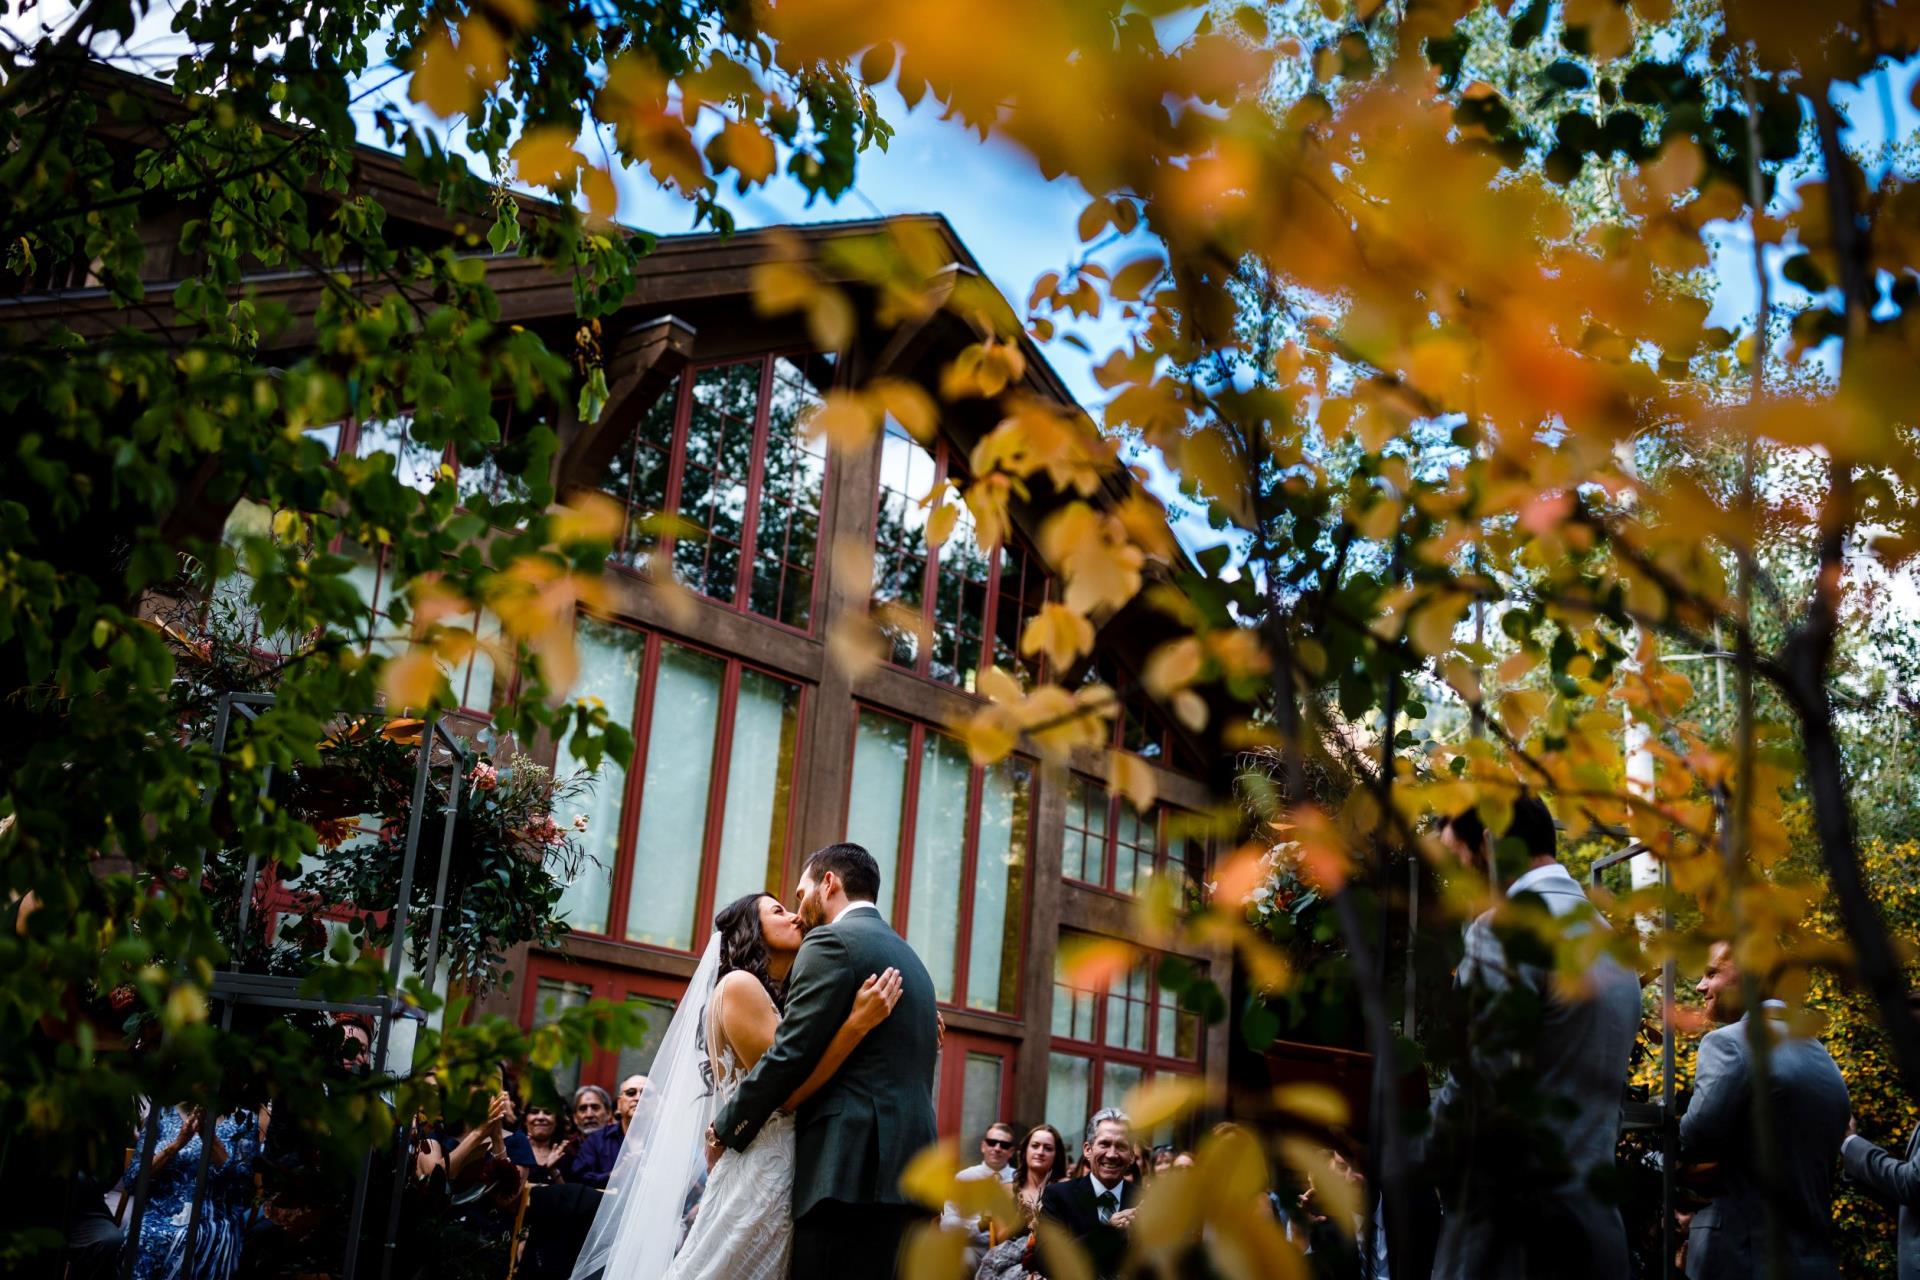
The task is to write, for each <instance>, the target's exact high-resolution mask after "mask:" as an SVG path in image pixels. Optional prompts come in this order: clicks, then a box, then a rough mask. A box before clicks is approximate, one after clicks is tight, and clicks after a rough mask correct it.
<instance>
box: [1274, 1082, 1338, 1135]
mask: <svg viewBox="0 0 1920 1280" xmlns="http://www.w3.org/2000/svg"><path fill="white" fill-rule="evenodd" d="M1273 1104H1274V1106H1276V1107H1278V1108H1279V1109H1280V1110H1282V1111H1284V1112H1286V1113H1287V1114H1289V1115H1295V1116H1299V1117H1300V1118H1301V1119H1303V1120H1305V1121H1307V1122H1308V1123H1309V1124H1315V1125H1319V1126H1320V1127H1321V1128H1323V1129H1339V1128H1344V1127H1345V1126H1346V1124H1347V1123H1348V1122H1349V1121H1350V1120H1351V1119H1352V1117H1351V1115H1349V1114H1348V1107H1347V1099H1346V1095H1345V1094H1343V1093H1341V1092H1340V1091H1339V1090H1338V1089H1335V1088H1334V1087H1333V1086H1331V1085H1326V1084H1320V1083H1318V1082H1316V1081H1311V1080H1300V1081H1295V1082H1294V1083H1291V1084H1283V1085H1280V1086H1278V1087H1277V1088H1275V1089H1274V1091H1273Z"/></svg>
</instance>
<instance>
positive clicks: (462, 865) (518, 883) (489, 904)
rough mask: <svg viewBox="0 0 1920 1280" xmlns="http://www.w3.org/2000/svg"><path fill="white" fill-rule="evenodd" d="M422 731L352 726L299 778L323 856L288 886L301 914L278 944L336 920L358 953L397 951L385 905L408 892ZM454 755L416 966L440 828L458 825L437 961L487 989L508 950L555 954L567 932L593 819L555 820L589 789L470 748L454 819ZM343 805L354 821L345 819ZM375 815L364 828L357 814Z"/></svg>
mask: <svg viewBox="0 0 1920 1280" xmlns="http://www.w3.org/2000/svg"><path fill="white" fill-rule="evenodd" d="M420 732H421V726H420V725H419V723H418V722H417V721H413V722H409V721H397V722H392V723H390V724H389V725H387V726H385V727H380V728H373V727H366V726H361V727H356V728H355V729H354V730H352V731H349V732H347V733H344V734H342V735H338V736H337V737H336V738H335V739H333V740H330V742H329V744H327V746H326V748H325V749H324V750H323V751H322V753H321V764H320V765H319V766H318V767H317V768H311V769H308V770H302V771H301V776H298V777H296V782H295V786H294V787H293V789H292V795H291V796H290V797H289V800H288V804H289V807H290V808H291V809H292V810H293V812H294V813H295V814H296V815H297V816H299V817H301V818H302V819H303V820H304V821H306V822H307V823H308V825H310V826H311V827H312V828H313V829H314V833H315V842H316V846H317V848H316V853H315V855H314V856H313V858H312V859H311V860H310V861H303V863H302V866H301V868H300V870H299V873H298V875H296V876H293V877H291V878H289V879H288V880H287V881H286V882H285V888H286V889H287V890H289V891H291V893H292V895H293V899H294V901H295V902H296V903H298V905H299V906H301V907H302V908H303V909H304V910H303V912H302V915H301V917H300V918H299V919H298V920H296V921H294V922H292V923H291V924H289V925H288V926H287V928H286V929H284V930H283V939H282V940H283V941H296V942H305V943H307V944H309V945H311V944H312V943H314V942H317V941H320V940H321V935H323V934H324V926H323V925H322V924H321V920H322V919H323V918H325V917H326V916H328V915H332V916H334V917H335V918H339V919H342V920H343V921H344V923H345V925H346V927H347V929H348V930H349V931H350V932H351V933H352V934H353V935H354V936H355V937H356V938H358V939H359V940H360V941H361V942H362V943H363V944H365V945H371V946H376V947H386V946H388V945H390V944H391V942H392V925H391V915H390V912H391V907H392V905H393V904H394V903H395V902H397V900H398V898H399V894H400V871H401V867H402V863H403V861H404V858H405V855H406V840H407V827H408V823H409V821H410V818H411V809H412V802H413V796H412V787H413V778H414V769H415V766H416V764H417V755H416V753H417V751H418V750H419V733H420ZM446 763H447V758H445V757H443V758H442V760H441V761H440V762H437V767H436V768H435V769H434V770H433V772H432V776H431V778H430V780H429V783H428V802H427V803H428V812H427V815H426V818H425V820H424V822H423V824H422V826H421V831H420V844H419V850H418V853H417V855H416V861H415V868H414V877H413V886H412V895H411V896H412V902H411V908H410V910H411V913H412V915H413V924H412V925H411V926H410V927H409V929H408V946H409V950H410V952H411V953H412V954H411V957H410V958H411V959H412V961H413V963H414V964H415V965H416V966H418V965H422V964H424V963H425V959H426V950H427V943H428V928H427V916H426V914H425V913H426V911H427V909H428V908H429V907H431V905H432V901H433V893H434V887H435V881H436V877H437V873H438V870H439V859H440V847H441V843H442V841H443V839H444V837H445V832H446V828H445V823H446V822H448V821H449V820H451V821H452V823H453V840H452V845H451V847H450V849H449V852H448V855H447V858H448V867H447V900H446V909H445V912H444V914H443V916H442V922H441V933H440V952H439V963H440V965H441V966H442V968H443V971H444V972H445V973H447V974H448V975H449V976H450V977H451V978H452V979H453V980H454V981H455V982H458V983H462V984H465V985H467V986H469V987H471V988H474V989H485V988H487V987H489V986H492V985H493V984H494V983H495V982H496V981H497V980H498V978H499V976H500V964H501V961H502V960H503V959H504V958H505V953H506V952H507V951H508V950H510V949H511V948H513V947H515V946H518V945H520V944H521V943H527V942H532V943H540V944H552V943H554V942H557V941H558V940H559V939H560V938H561V937H562V936H563V935H564V934H565V933H566V929H567V926H566V925H565V924H564V923H562V922H561V921H560V920H559V919H558V909H559V902H560V897H561V894H562V893H563V892H564V890H565V887H566V885H567V883H568V882H569V881H570V880H571V879H572V877H573V876H574V875H575V874H577V872H578V870H579V867H580V864H581V863H582V861H583V860H584V858H585V856H586V855H585V853H584V852H583V850H582V848H581V845H580V839H579V837H580V836H581V835H582V834H584V832H585V831H586V827H587V817H586V814H585V813H580V814H578V815H577V816H574V817H572V818H571V819H570V820H567V821H564V822H563V821H562V820H561V819H559V818H556V817H555V810H556V809H559V810H562V811H565V810H566V809H568V808H571V807H573V804H572V802H573V801H575V800H576V799H578V798H579V797H580V796H581V795H582V794H583V793H584V792H585V791H586V790H587V788H588V787H589V786H590V785H591V778H589V777H587V776H585V775H573V776H570V777H567V778H556V777H555V776H554V774H553V772H552V771H551V770H549V769H547V768H546V767H544V766H543V765H540V764H538V763H537V762H535V761H534V760H533V759H532V758H531V757H530V756H528V755H526V754H525V753H524V752H518V751H515V752H512V753H511V754H509V755H508V756H507V757H506V759H505V760H504V762H501V761H496V760H495V759H494V757H493V756H492V755H491V754H490V753H489V752H488V751H486V750H485V749H484V748H483V747H481V746H479V745H478V744H475V750H474V754H473V755H472V757H471V759H470V763H469V764H468V765H467V769H466V774H465V778H464V781H463V784H462V786H461V787H460V796H459V803H458V806H457V809H453V810H452V811H450V808H449V804H448V797H447V790H448V788H447V779H448V774H449V770H448V769H447V768H446V767H445V765H446ZM342 797H350V802H349V803H350V805H351V807H352V809H353V810H354V811H352V812H343V811H342V810H341V808H340V804H341V799H342ZM366 813H373V814H378V815H380V816H379V819H378V822H379V825H378V826H377V827H374V828H372V829H369V824H368V820H367V819H365V818H362V817H361V816H359V815H360V814H366Z"/></svg>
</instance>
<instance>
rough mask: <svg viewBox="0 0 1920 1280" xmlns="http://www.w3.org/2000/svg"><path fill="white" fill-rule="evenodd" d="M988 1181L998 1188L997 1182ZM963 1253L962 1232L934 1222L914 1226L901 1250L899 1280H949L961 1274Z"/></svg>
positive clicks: (964, 1248)
mask: <svg viewBox="0 0 1920 1280" xmlns="http://www.w3.org/2000/svg"><path fill="white" fill-rule="evenodd" d="M991 1181H993V1182H994V1183H995V1185H998V1184H999V1179H997V1178H995V1179H991ZM962 1185H966V1184H962ZM930 1207H933V1208H939V1207H940V1206H938V1205H934V1206H930ZM966 1249H967V1236H966V1233H965V1232H962V1231H953V1230H948V1229H947V1228H945V1227H942V1226H941V1225H940V1223H939V1222H937V1221H936V1222H917V1223H915V1224H914V1225H913V1228H912V1230H911V1231H909V1232H908V1234H907V1239H906V1243H905V1244H904V1245H903V1246H902V1247H901V1250H900V1277H901V1280H951V1278H952V1277H953V1276H955V1275H958V1274H959V1273H960V1270H961V1260H962V1257H963V1255H964V1254H965V1253H966Z"/></svg>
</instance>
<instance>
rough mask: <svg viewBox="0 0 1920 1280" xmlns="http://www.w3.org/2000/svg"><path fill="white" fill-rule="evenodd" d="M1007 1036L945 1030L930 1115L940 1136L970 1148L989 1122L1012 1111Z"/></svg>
mask: <svg viewBox="0 0 1920 1280" xmlns="http://www.w3.org/2000/svg"><path fill="white" fill-rule="evenodd" d="M1014 1049H1015V1044H1014V1042H1013V1041H1011V1040H999V1039H995V1038H994V1037H991V1036H982V1035H974V1034H971V1033H968V1032H965V1031H957V1030H955V1031H949V1032H947V1034H946V1038H945V1039H944V1040H943V1041H942V1043H941V1046H940V1054H939V1057H938V1058H937V1059H936V1060H935V1063H934V1073H933V1116H934V1122H935V1124H936V1125H937V1126H938V1127H939V1131H940V1136H941V1137H943V1138H951V1137H955V1136H957V1137H958V1138H959V1139H960V1149H961V1150H962V1151H967V1150H971V1149H972V1148H973V1145H974V1144H975V1143H977V1142H979V1141H980V1137H981V1135H982V1134H984V1133H985V1132H986V1131H987V1126H988V1125H990V1124H993V1123H994V1122H995V1121H1004V1120H1008V1119H1010V1118H1011V1117H1012V1115H1013V1054H1014Z"/></svg>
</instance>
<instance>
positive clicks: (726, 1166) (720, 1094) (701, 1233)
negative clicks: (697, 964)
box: [608, 1028, 793, 1280]
mask: <svg viewBox="0 0 1920 1280" xmlns="http://www.w3.org/2000/svg"><path fill="white" fill-rule="evenodd" d="M707 1042H708V1043H709V1044H717V1045H719V1046H720V1052H719V1054H718V1056H717V1057H716V1058H714V1059H712V1060H711V1061H712V1063H713V1091H714V1100H715V1103H716V1105H718V1106H724V1105H726V1104H727V1103H729V1102H731V1101H732V1100H733V1095H734V1093H735V1092H736V1091H737V1090H738V1089H739V1088H740V1080H741V1078H742V1077H743V1076H744V1075H745V1074H746V1072H744V1071H742V1070H741V1069H740V1064H739V1062H738V1061H737V1060H735V1058H734V1056H733V1048H732V1046H731V1045H728V1044H727V1043H726V1042H725V1039H724V1037H723V1036H721V1035H720V1034H719V1032H718V1028H715V1029H714V1033H713V1034H712V1035H711V1036H710V1037H709V1038H708V1041H707ZM792 1251H793V1117H792V1116H791V1115H788V1114H787V1113H786V1112H784V1111H776V1112H774V1114H773V1117H772V1118H771V1119H770V1120H768V1121H767V1123H766V1125H765V1127H764V1128H762V1129H761V1130H760V1132H759V1134H757V1135H756V1136H755V1137H754V1140H753V1141H752V1142H750V1143H748V1144H747V1149H746V1150H745V1151H733V1150H728V1151H726V1152H723V1153H722V1154H721V1156H720V1159H719V1160H717V1161H716V1162H715V1163H714V1166H713V1170H712V1171H711V1172H710V1173H708V1174H707V1189H706V1191H705V1192H704V1193H703V1194H702V1195H701V1197H700V1208H699V1210H698V1212H697V1213H695V1215H694V1219H693V1229H692V1230H691V1231H689V1232H688V1233H687V1238H686V1240H685V1241H684V1242H682V1244H681V1245H680V1249H679V1251H678V1252H677V1253H675V1254H674V1255H673V1265H672V1266H671V1267H670V1268H668V1270H667V1275H666V1280H786V1275H787V1258H788V1255H789V1254H791V1253H792ZM608 1280H628V1278H627V1277H611V1276H610V1277H609V1278H608ZM636 1280H638V1278H636Z"/></svg>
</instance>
